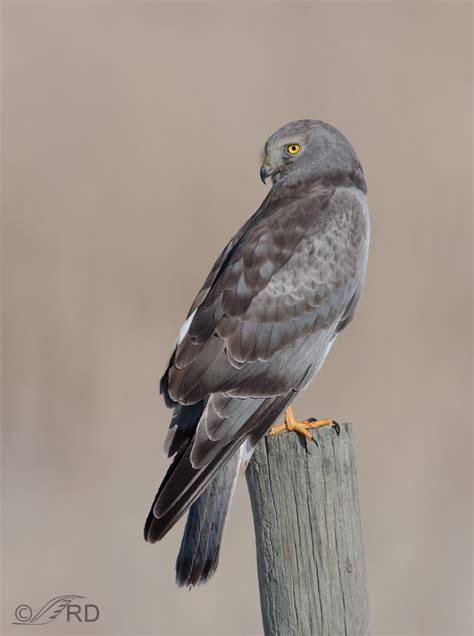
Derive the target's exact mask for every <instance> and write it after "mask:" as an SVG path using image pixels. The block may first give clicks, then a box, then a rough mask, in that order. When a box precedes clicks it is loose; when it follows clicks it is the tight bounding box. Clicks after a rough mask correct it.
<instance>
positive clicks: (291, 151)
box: [286, 144, 300, 155]
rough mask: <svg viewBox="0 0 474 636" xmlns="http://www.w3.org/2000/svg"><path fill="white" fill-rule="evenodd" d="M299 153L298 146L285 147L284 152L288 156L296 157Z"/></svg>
mask: <svg viewBox="0 0 474 636" xmlns="http://www.w3.org/2000/svg"><path fill="white" fill-rule="evenodd" d="M299 151H300V146H299V144H290V145H289V146H287V147H286V152H287V153H288V154H289V155H296V154H297V153H298V152H299Z"/></svg>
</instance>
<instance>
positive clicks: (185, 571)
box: [176, 452, 241, 587]
mask: <svg viewBox="0 0 474 636" xmlns="http://www.w3.org/2000/svg"><path fill="white" fill-rule="evenodd" d="M240 457H241V453H240V452H237V453H234V455H233V456H232V457H231V458H230V459H229V460H228V461H227V462H226V463H225V464H224V465H223V466H221V468H220V469H219V470H218V471H217V473H216V475H215V477H214V478H213V480H212V481H211V482H210V484H209V485H208V486H207V488H206V489H205V490H204V491H203V493H202V494H201V495H200V497H199V499H197V500H196V501H195V502H194V503H193V505H192V506H191V508H190V509H189V514H188V519H187V521H186V528H185V530H184V535H183V539H182V541H181V548H180V550H179V554H178V558H177V561H176V583H177V585H178V586H179V587H183V586H194V585H200V584H203V583H206V582H207V580H208V579H209V578H210V577H211V576H212V575H213V574H214V572H215V571H216V568H217V564H218V562H219V550H220V545H221V540H222V533H223V531H224V526H225V522H226V518H227V513H228V512H229V508H230V502H231V500H232V496H233V494H234V490H235V484H236V481H237V476H238V474H239V467H240Z"/></svg>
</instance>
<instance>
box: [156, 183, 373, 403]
mask: <svg viewBox="0 0 474 636" xmlns="http://www.w3.org/2000/svg"><path fill="white" fill-rule="evenodd" d="M364 199H365V197H363V196H362V197H361V196H360V194H359V191H358V190H355V189H352V188H351V189H349V188H336V189H334V188H331V189H328V188H322V187H319V188H315V189H314V190H313V191H312V192H311V193H310V195H309V196H308V195H307V196H305V197H304V198H303V199H299V198H297V197H293V198H292V199H291V200H288V199H283V200H279V199H278V198H277V199H276V201H274V200H272V199H271V198H267V200H266V206H265V209H264V210H263V213H262V215H261V217H260V218H254V221H253V224H252V225H251V226H250V228H248V229H247V231H246V232H245V233H243V234H242V235H241V237H240V239H238V240H236V241H235V242H234V244H233V246H232V247H231V248H230V249H227V255H226V256H225V257H224V258H221V262H220V266H219V268H218V269H217V271H216V272H215V273H214V278H213V280H212V282H211V283H210V284H209V286H208V288H207V289H206V291H205V292H201V294H200V296H201V302H200V304H198V305H197V306H196V307H195V308H194V309H193V313H192V314H191V315H192V320H191V321H190V323H189V325H188V328H187V332H186V333H184V334H182V339H181V341H180V342H179V344H178V345H177V347H176V349H175V351H174V353H173V356H172V358H171V360H170V365H169V367H168V369H167V372H166V374H165V376H164V381H163V384H162V389H163V391H164V392H165V393H166V396H167V397H169V398H170V399H171V400H172V401H173V402H175V403H180V404H195V403H197V402H199V401H200V400H202V399H205V398H206V396H208V395H210V394H212V393H216V392H223V393H228V394H230V395H233V396H235V397H270V396H275V395H283V394H285V393H287V392H288V391H289V390H291V389H297V388H299V385H300V383H301V380H302V375H304V374H305V372H306V370H307V369H308V368H309V366H310V364H309V362H308V361H307V362H306V367H305V368H303V367H304V364H303V365H302V364H301V362H302V360H301V355H302V353H303V352H302V351H301V352H300V353H299V354H298V355H299V356H300V359H299V360H296V359H295V354H297V353H298V351H299V350H300V349H301V347H303V348H304V351H305V352H306V355H305V356H304V358H308V357H310V356H308V355H307V354H308V347H309V348H316V349H317V347H318V346H319V345H320V344H321V340H325V339H326V338H327V336H328V334H329V333H330V332H333V331H334V330H335V329H337V326H338V325H340V327H341V328H342V327H343V326H344V322H348V320H347V317H346V314H347V316H349V315H351V313H353V310H354V305H355V304H356V303H357V300H358V295H359V294H360V291H359V290H360V288H361V286H362V282H363V275H364V273H365V261H366V258H367V244H368V220H367V219H368V217H367V213H366V209H365V207H364V206H365V201H364ZM269 212H270V213H269ZM224 253H225V252H224ZM203 289H204V288H203ZM198 297H199V296H198ZM289 358H292V359H291V360H290V359H289Z"/></svg>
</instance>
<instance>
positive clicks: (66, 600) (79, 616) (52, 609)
mask: <svg viewBox="0 0 474 636" xmlns="http://www.w3.org/2000/svg"><path fill="white" fill-rule="evenodd" d="M84 598H85V597H84V596H78V595H77V594H66V595H64V596H55V597H54V598H52V599H51V600H49V601H48V602H47V603H45V604H44V605H43V607H41V608H40V609H39V610H38V611H37V612H36V613H33V610H32V609H31V607H30V606H29V605H23V604H22V605H18V607H17V608H16V610H15V618H16V620H15V621H13V625H46V624H47V623H52V622H53V621H55V620H56V619H57V618H58V617H59V616H61V614H64V615H65V616H66V621H67V622H68V623H69V622H71V619H72V618H74V619H75V620H77V621H79V622H80V623H82V622H85V623H93V622H95V621H96V620H98V618H99V616H100V612H99V608H98V607H97V605H94V604H93V603H83V602H82V601H81V600H78V599H84ZM73 601H76V602H75V603H73Z"/></svg>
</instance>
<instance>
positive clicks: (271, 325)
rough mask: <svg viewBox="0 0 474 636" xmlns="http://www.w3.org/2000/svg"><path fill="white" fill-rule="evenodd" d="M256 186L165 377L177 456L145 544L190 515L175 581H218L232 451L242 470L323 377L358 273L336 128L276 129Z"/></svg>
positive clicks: (349, 163)
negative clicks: (259, 188) (252, 205)
mask: <svg viewBox="0 0 474 636" xmlns="http://www.w3.org/2000/svg"><path fill="white" fill-rule="evenodd" d="M290 149H291V150H292V151H293V150H295V149H296V151H295V154H294V155H292V154H291V153H290ZM261 177H262V179H265V178H267V177H271V178H272V182H273V186H272V188H271V190H270V192H269V193H268V195H267V197H266V198H265V200H264V201H263V203H262V205H261V206H260V208H259V209H258V210H257V212H256V213H255V214H254V215H253V216H252V217H251V218H250V219H249V220H248V221H247V223H246V224H245V225H244V226H243V227H242V228H241V229H240V230H239V231H238V232H237V234H236V235H235V236H234V238H233V239H232V240H231V241H230V242H229V243H228V245H227V246H226V248H225V249H224V251H223V252H222V254H221V256H220V257H219V259H218V260H217V261H216V263H215V264H214V267H213V268H212V271H211V273H210V274H209V276H208V278H207V280H206V281H205V283H204V285H203V287H202V289H201V291H200V292H199V294H198V295H197V297H196V299H195V301H194V303H193V305H192V307H191V309H190V312H189V314H188V320H187V322H186V323H185V325H184V326H183V329H182V332H181V334H180V338H179V340H178V342H177V345H176V347H175V350H174V351H173V354H172V356H171V359H170V362H169V365H168V368H167V370H166V372H165V374H164V376H163V378H162V381H161V392H162V393H163V396H164V399H165V401H166V403H167V405H168V406H170V407H172V408H173V409H174V410H173V417H172V419H171V424H170V429H169V432H168V436H167V439H166V442H165V450H166V452H167V453H168V455H169V456H174V460H173V463H172V464H171V466H170V468H169V470H168V473H167V475H166V476H165V478H164V480H163V482H162V484H161V486H160V489H159V491H158V493H157V495H156V497H155V501H154V503H153V506H152V508H151V510H150V513H149V515H148V519H147V521H146V524H145V538H146V539H147V540H148V541H151V542H154V541H156V540H158V539H161V538H162V537H163V536H164V535H165V534H166V532H168V530H169V529H170V528H171V527H172V526H173V525H174V524H175V523H176V521H177V520H178V519H179V518H180V517H181V515H182V514H183V513H184V512H186V511H187V510H188V509H189V507H190V506H192V508H191V512H190V515H189V518H188V523H187V526H186V530H185V535H184V538H183V543H182V545H181V550H180V555H179V558H178V562H177V582H178V584H181V585H195V584H198V583H201V582H205V581H206V580H207V579H208V577H209V576H210V575H211V574H212V573H213V572H214V570H215V567H216V566H217V559H218V555H219V545H220V539H221V536H222V530H223V527H224V523H225V517H226V514H227V511H228V508H229V503H230V499H231V496H232V493H233V485H234V483H235V475H236V473H237V470H238V465H239V463H240V461H241V460H240V456H241V455H242V453H238V451H239V449H240V448H241V447H242V449H244V450H245V451H247V454H246V457H245V460H248V456H249V454H250V453H251V451H252V449H253V448H254V447H255V445H256V443H257V442H258V440H259V439H260V438H261V437H262V436H263V435H265V433H267V432H268V430H269V429H270V428H271V426H272V425H273V423H274V422H275V420H276V418H277V417H278V416H279V414H280V413H281V412H282V411H283V410H284V409H285V408H286V407H287V406H288V405H289V404H290V403H291V402H292V400H293V399H294V398H295V397H296V395H297V393H298V391H299V390H301V389H302V388H304V386H306V385H307V384H308V382H309V381H310V380H311V378H312V377H313V376H314V375H315V374H316V373H317V372H318V371H319V369H320V368H321V366H322V364H323V362H324V359H325V357H326V355H327V354H328V352H329V349H330V347H331V345H332V343H333V341H334V339H335V337H336V336H337V334H338V333H339V332H340V331H341V330H342V329H343V328H344V327H345V326H346V325H347V324H348V323H349V322H350V321H351V319H352V317H353V315H354V311H355V308H356V306H357V303H358V300H359V297H360V294H361V291H362V285H363V282H364V277H365V271H366V263H367V255H368V243H369V218H368V208H367V201H366V186H365V181H364V176H363V172H362V168H361V166H360V163H359V161H358V159H357V156H356V154H355V152H354V150H353V149H352V147H351V145H350V144H349V142H348V141H347V140H346V138H345V137H344V136H343V135H342V134H341V133H340V132H339V131H337V130H336V129H335V128H333V127H332V126H329V125H328V124H325V123H323V122H320V121H311V120H301V121H297V122H293V123H290V124H287V125H286V126H283V127H282V128H280V129H279V130H278V131H276V132H275V133H274V134H273V135H272V136H271V137H270V139H269V140H268V141H267V143H266V144H265V150H264V161H263V164H262V169H261ZM242 461H243V459H242ZM226 466H227V468H226ZM213 478H214V480H213ZM211 480H213V481H211ZM210 481H211V484H210V485H208V484H209V482H210ZM219 485H220V487H219ZM211 493H212V496H210V494H211ZM198 497H199V499H198ZM196 500H197V501H196Z"/></svg>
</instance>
